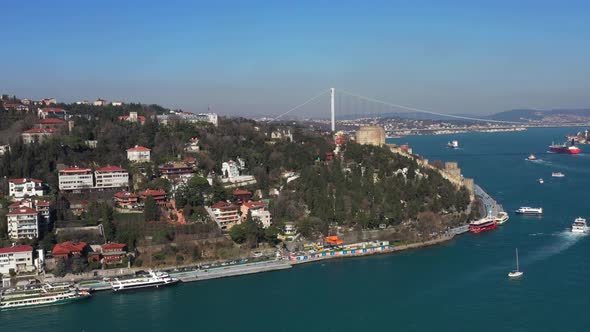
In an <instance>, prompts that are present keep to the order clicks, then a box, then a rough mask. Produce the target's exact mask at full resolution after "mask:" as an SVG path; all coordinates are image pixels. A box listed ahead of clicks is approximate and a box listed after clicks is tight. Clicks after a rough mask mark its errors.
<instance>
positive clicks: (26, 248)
mask: <svg viewBox="0 0 590 332" xmlns="http://www.w3.org/2000/svg"><path fill="white" fill-rule="evenodd" d="M32 251H33V247H31V246H29V245H25V244H20V245H17V246H12V247H6V248H0V254H8V253H11V252H32Z"/></svg>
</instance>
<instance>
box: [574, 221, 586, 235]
mask: <svg viewBox="0 0 590 332" xmlns="http://www.w3.org/2000/svg"><path fill="white" fill-rule="evenodd" d="M572 233H582V234H583V233H588V225H587V224H586V219H584V218H582V217H578V218H576V219H575V220H574V223H573V224H572Z"/></svg>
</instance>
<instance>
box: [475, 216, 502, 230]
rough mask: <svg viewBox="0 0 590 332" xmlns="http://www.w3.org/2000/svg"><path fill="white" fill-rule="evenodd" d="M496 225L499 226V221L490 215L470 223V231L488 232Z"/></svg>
mask: <svg viewBox="0 0 590 332" xmlns="http://www.w3.org/2000/svg"><path fill="white" fill-rule="evenodd" d="M496 227H498V222H497V221H496V219H494V218H489V217H486V218H482V219H479V220H475V221H472V222H471V223H469V231H470V232H471V233H481V232H487V231H491V230H492V229H494V228H496Z"/></svg>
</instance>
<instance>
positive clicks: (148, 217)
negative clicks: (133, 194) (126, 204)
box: [143, 196, 160, 221]
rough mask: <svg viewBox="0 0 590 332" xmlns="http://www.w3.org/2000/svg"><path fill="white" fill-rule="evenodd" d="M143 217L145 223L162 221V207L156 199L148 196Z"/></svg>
mask: <svg viewBox="0 0 590 332" xmlns="http://www.w3.org/2000/svg"><path fill="white" fill-rule="evenodd" d="M143 216H144V218H145V221H158V220H160V207H158V204H157V203H156V201H155V200H154V197H152V196H148V197H147V198H146V199H145V203H144V207H143Z"/></svg>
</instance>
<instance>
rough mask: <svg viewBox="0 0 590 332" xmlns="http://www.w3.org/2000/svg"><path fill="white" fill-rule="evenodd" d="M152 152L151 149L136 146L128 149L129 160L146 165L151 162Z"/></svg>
mask: <svg viewBox="0 0 590 332" xmlns="http://www.w3.org/2000/svg"><path fill="white" fill-rule="evenodd" d="M151 151H152V150H151V149H148V148H146V147H144V146H139V145H136V146H135V147H132V148H129V149H127V159H128V160H129V161H134V162H138V163H146V162H149V161H150V152H151Z"/></svg>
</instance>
